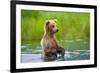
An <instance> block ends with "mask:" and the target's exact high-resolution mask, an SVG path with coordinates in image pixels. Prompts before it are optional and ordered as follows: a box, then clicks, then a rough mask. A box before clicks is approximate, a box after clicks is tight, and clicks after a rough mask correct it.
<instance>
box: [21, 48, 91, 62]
mask: <svg viewBox="0 0 100 73" xmlns="http://www.w3.org/2000/svg"><path fill="white" fill-rule="evenodd" d="M38 51H39V52H40V51H41V50H37V51H36V52H38ZM39 52H38V53H35V54H31V53H25V52H24V53H22V54H21V62H22V63H32V62H33V63H34V62H43V59H42V54H41V53H39ZM64 59H65V60H64V61H73V60H89V59H90V51H89V50H76V51H66V53H65V56H64ZM56 61H60V59H57V60H56Z"/></svg>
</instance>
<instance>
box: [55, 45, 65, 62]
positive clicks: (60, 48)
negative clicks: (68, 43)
mask: <svg viewBox="0 0 100 73" xmlns="http://www.w3.org/2000/svg"><path fill="white" fill-rule="evenodd" d="M57 53H58V54H59V55H60V58H62V60H64V55H65V49H64V48H62V47H60V46H59V47H58V48H57Z"/></svg>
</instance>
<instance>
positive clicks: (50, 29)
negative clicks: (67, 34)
mask: <svg viewBox="0 0 100 73" xmlns="http://www.w3.org/2000/svg"><path fill="white" fill-rule="evenodd" d="M56 22H57V20H56V19H53V20H46V23H45V27H44V29H45V31H46V32H47V33H52V34H53V33H56V32H58V28H57V26H56V25H57V24H56Z"/></svg>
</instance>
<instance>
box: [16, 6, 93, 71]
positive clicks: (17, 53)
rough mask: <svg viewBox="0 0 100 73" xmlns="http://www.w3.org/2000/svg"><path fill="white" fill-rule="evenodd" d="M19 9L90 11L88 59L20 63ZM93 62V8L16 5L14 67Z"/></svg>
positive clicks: (70, 64)
mask: <svg viewBox="0 0 100 73" xmlns="http://www.w3.org/2000/svg"><path fill="white" fill-rule="evenodd" d="M21 9H26V10H46V11H65V12H86V13H87V12H88V13H90V60H84V61H61V62H39V63H21ZM87 64H94V10H93V9H82V8H68V7H51V6H35V5H16V69H21V68H39V67H53V66H56V67H57V66H72V65H87Z"/></svg>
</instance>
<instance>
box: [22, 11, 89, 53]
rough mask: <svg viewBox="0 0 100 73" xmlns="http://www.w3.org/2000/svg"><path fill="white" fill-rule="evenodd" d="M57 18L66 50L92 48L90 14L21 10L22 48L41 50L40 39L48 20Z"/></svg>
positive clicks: (61, 42) (28, 50) (60, 36)
mask: <svg viewBox="0 0 100 73" xmlns="http://www.w3.org/2000/svg"><path fill="white" fill-rule="evenodd" d="M49 19H57V27H58V28H59V32H58V33H57V34H56V36H57V39H58V41H59V44H60V45H61V46H62V47H64V48H65V49H66V50H84V49H90V45H89V44H90V14H89V13H82V12H81V13H79V12H56V11H38V10H21V50H22V52H32V53H34V51H36V50H37V49H38V50H41V46H40V41H41V38H42V36H43V34H44V29H43V28H44V24H45V21H46V20H49Z"/></svg>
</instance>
